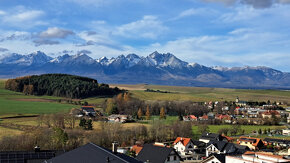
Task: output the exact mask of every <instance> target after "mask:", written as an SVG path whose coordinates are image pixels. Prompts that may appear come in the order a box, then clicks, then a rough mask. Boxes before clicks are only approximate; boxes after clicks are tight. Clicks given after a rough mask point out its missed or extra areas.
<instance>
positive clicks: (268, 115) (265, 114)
mask: <svg viewBox="0 0 290 163" xmlns="http://www.w3.org/2000/svg"><path fill="white" fill-rule="evenodd" d="M261 115H262V117H263V118H273V116H276V118H281V115H280V113H279V112H278V111H276V110H267V111H265V112H263V113H261Z"/></svg>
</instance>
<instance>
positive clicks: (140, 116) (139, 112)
mask: <svg viewBox="0 0 290 163" xmlns="http://www.w3.org/2000/svg"><path fill="white" fill-rule="evenodd" d="M137 115H138V119H142V116H143V112H142V109H141V108H139V110H138V113H137Z"/></svg>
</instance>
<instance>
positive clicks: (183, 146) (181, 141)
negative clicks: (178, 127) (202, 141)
mask: <svg viewBox="0 0 290 163" xmlns="http://www.w3.org/2000/svg"><path fill="white" fill-rule="evenodd" d="M173 145H174V149H175V150H176V152H177V153H178V154H180V155H186V154H189V153H191V152H192V151H193V150H194V144H193V141H192V140H191V138H183V137H177V138H176V139H175V141H174V143H173Z"/></svg>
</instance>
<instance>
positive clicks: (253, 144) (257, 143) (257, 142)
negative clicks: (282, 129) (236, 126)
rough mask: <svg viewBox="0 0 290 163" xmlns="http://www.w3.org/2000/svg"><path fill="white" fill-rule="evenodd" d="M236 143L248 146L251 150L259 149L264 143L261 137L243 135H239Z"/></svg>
mask: <svg viewBox="0 0 290 163" xmlns="http://www.w3.org/2000/svg"><path fill="white" fill-rule="evenodd" d="M237 143H238V144H240V145H245V146H248V147H249V148H250V149H251V150H259V149H261V148H262V147H263V146H264V143H263V141H262V140H261V139H259V138H252V137H245V136H241V137H240V138H239V139H238V141H237Z"/></svg>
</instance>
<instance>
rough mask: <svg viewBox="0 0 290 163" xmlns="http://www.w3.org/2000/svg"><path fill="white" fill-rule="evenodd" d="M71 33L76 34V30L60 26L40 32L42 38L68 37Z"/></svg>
mask: <svg viewBox="0 0 290 163" xmlns="http://www.w3.org/2000/svg"><path fill="white" fill-rule="evenodd" d="M69 35H74V32H73V31H71V30H66V29H61V28H58V27H52V28H48V29H47V30H46V31H43V32H41V33H40V34H39V37H41V38H62V39H63V38H66V37H68V36H69Z"/></svg>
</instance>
